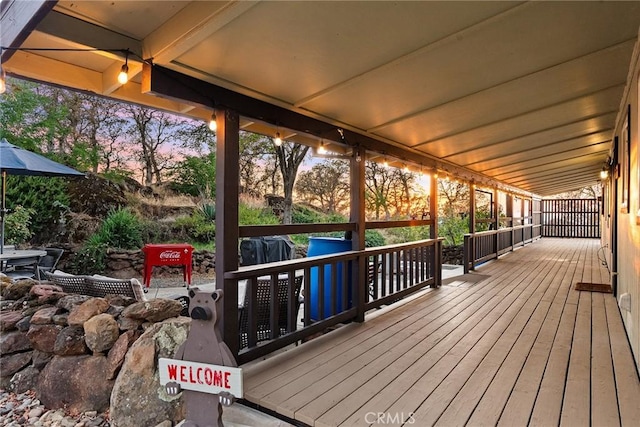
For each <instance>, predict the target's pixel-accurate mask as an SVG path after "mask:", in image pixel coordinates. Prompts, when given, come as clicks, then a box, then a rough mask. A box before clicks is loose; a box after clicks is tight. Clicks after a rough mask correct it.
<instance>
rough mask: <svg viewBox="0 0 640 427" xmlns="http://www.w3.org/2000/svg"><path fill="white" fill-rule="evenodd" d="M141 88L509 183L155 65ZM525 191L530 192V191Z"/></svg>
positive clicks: (430, 165)
mask: <svg viewBox="0 0 640 427" xmlns="http://www.w3.org/2000/svg"><path fill="white" fill-rule="evenodd" d="M142 92H143V93H145V94H153V95H157V96H160V97H164V98H169V99H173V100H176V101H179V102H186V103H192V104H196V105H198V106H200V107H202V108H214V107H219V106H225V107H228V108H231V109H233V110H235V111H237V112H238V113H239V114H240V115H241V116H243V117H245V118H249V119H257V120H259V121H262V122H265V123H270V124H271V125H272V126H274V127H283V128H287V129H291V130H295V131H300V132H301V133H305V134H308V135H310V136H314V137H315V138H317V139H318V140H320V139H325V140H329V141H333V142H334V143H336V144H338V145H344V146H351V147H363V148H365V149H367V150H370V151H374V152H377V153H381V154H383V155H388V156H390V157H395V158H397V159H400V160H401V161H405V162H408V163H413V164H416V165H422V166H424V167H425V168H432V169H441V170H446V171H447V172H448V173H451V174H455V175H458V176H460V177H463V178H464V179H466V180H476V181H478V182H489V183H491V184H488V185H494V186H496V187H503V188H506V187H509V185H508V184H506V183H505V182H500V181H497V180H495V179H492V178H491V177H488V176H486V175H482V174H479V173H477V172H474V171H472V170H469V169H465V168H462V167H460V166H458V165H455V164H452V163H448V162H445V161H442V160H440V159H437V158H434V157H430V156H425V155H423V154H420V153H417V152H412V151H409V150H405V149H403V148H401V147H399V146H396V145H393V144H390V143H388V142H385V141H383V140H381V139H377V138H374V137H372V136H368V135H364V134H361V133H358V132H354V131H352V130H350V129H346V128H343V127H341V126H339V125H335V124H331V123H328V122H326V121H322V120H319V119H316V118H313V117H309V116H306V115H303V114H301V113H298V112H296V111H291V110H288V109H286V108H284V107H280V106H277V105H274V104H271V103H268V102H266V101H263V100H260V99H256V98H252V97H250V96H247V95H244V94H241V93H238V92H234V91H232V90H230V89H227V88H223V87H221V86H217V85H214V84H212V83H208V82H205V81H203V80H199V79H196V78H194V77H191V76H187V75H185V74H182V73H179V72H176V71H173V70H170V69H168V68H165V67H160V66H158V65H153V66H152V65H150V64H144V69H143V79H142ZM509 191H512V192H514V193H518V192H520V193H522V190H521V189H519V188H515V187H513V188H510V189H509ZM524 193H528V192H524ZM525 195H527V196H529V194H525Z"/></svg>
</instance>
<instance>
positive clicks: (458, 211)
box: [438, 179, 469, 245]
mask: <svg viewBox="0 0 640 427" xmlns="http://www.w3.org/2000/svg"><path fill="white" fill-rule="evenodd" d="M438 200H439V206H438V215H439V216H440V218H441V222H440V224H439V228H438V232H439V234H440V235H441V236H442V237H444V238H445V244H447V245H459V244H461V243H462V239H463V236H464V234H465V233H468V232H469V220H468V217H467V215H468V212H469V186H468V185H467V184H465V183H462V182H458V181H451V180H448V179H439V180H438Z"/></svg>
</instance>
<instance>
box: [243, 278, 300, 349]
mask: <svg viewBox="0 0 640 427" xmlns="http://www.w3.org/2000/svg"><path fill="white" fill-rule="evenodd" d="M302 279H303V276H296V278H295V281H294V298H295V302H296V309H295V313H294V315H295V316H296V317H297V313H298V310H299V309H300V303H301V300H300V289H301V288H302ZM288 285H289V278H288V277H284V278H281V279H278V281H277V282H276V286H277V291H276V293H277V296H278V334H277V335H278V336H280V335H284V334H286V333H288V332H293V331H292V330H289V327H288V318H287V317H288V316H287V314H288V310H289V309H288V302H289V298H288ZM256 286H257V288H258V289H257V294H258V298H257V308H256V310H255V315H256V316H258V328H257V331H258V334H257V335H258V336H257V341H258V342H260V341H267V340H270V339H271V321H270V315H271V298H270V295H271V290H270V287H271V279H257V280H256ZM248 308H249V292H248V288H247V292H246V293H245V297H244V304H243V305H242V307H240V313H239V332H240V348H246V347H248V346H249V310H248ZM294 330H295V329H294Z"/></svg>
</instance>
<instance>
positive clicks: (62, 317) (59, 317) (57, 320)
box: [51, 313, 69, 326]
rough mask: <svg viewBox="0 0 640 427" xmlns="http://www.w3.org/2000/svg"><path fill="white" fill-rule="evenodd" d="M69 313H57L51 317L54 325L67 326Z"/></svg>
mask: <svg viewBox="0 0 640 427" xmlns="http://www.w3.org/2000/svg"><path fill="white" fill-rule="evenodd" d="M68 319H69V313H63V314H56V315H55V316H53V317H52V318H51V320H52V321H53V324H54V325H60V326H67V325H68V324H69V322H68Z"/></svg>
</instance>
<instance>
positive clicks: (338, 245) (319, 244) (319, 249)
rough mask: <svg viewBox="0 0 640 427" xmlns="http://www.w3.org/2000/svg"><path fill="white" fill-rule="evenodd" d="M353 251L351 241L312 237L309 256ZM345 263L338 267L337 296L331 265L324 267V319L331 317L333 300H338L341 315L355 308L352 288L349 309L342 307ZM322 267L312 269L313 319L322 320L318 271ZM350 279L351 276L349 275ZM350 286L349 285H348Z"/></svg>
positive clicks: (311, 304) (311, 309)
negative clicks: (332, 291)
mask: <svg viewBox="0 0 640 427" xmlns="http://www.w3.org/2000/svg"><path fill="white" fill-rule="evenodd" d="M350 250H351V240H345V239H339V238H335V237H310V238H309V249H308V250H307V256H309V257H312V256H318V255H329V254H335V253H340V252H348V251H350ZM343 265H344V263H343V262H341V263H338V265H337V268H336V270H337V276H338V277H337V284H336V290H337V295H332V294H331V265H325V266H324V284H323V286H324V288H323V290H324V295H323V297H324V298H323V312H324V315H323V316H322V318H323V319H325V318H327V317H329V316H331V300H332V298H335V299H336V313H340V312H341V311H343V310H347V309H348V308H351V307H352V306H353V304H352V301H351V300H352V298H351V286H349V287H348V296H347V300H348V307H342V286H343V283H342V268H343ZM319 268H320V267H313V268H312V269H311V278H310V282H311V289H310V291H311V292H310V294H311V301H310V306H309V308H310V311H311V319H313V320H320V295H319V293H320V292H319V286H320V284H319V283H318V282H319V274H318V269H319ZM348 277H349V278H350V277H351V275H350V274H349V275H348ZM347 285H348V284H347Z"/></svg>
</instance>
